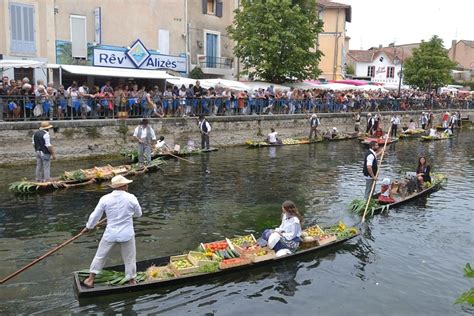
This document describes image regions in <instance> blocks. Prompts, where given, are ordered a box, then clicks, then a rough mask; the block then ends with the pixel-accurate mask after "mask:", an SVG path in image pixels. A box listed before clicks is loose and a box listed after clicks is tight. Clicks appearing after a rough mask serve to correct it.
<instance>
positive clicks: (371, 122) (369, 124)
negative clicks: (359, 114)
mask: <svg viewBox="0 0 474 316" xmlns="http://www.w3.org/2000/svg"><path fill="white" fill-rule="evenodd" d="M374 125H375V118H373V117H372V114H371V113H368V114H367V129H366V131H365V132H366V133H367V134H368V133H369V132H370V134H371V135H372V133H373V132H374Z"/></svg>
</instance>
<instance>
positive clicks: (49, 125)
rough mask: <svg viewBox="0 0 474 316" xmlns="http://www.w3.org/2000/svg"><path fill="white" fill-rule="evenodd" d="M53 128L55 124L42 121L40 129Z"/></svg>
mask: <svg viewBox="0 0 474 316" xmlns="http://www.w3.org/2000/svg"><path fill="white" fill-rule="evenodd" d="M50 128H53V125H51V124H49V122H48V121H43V122H41V126H40V128H39V129H50Z"/></svg>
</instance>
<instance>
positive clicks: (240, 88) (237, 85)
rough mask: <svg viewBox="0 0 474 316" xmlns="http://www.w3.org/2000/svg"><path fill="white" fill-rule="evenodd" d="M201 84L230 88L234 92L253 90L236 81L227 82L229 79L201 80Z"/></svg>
mask: <svg viewBox="0 0 474 316" xmlns="http://www.w3.org/2000/svg"><path fill="white" fill-rule="evenodd" d="M201 83H204V84H213V85H214V86H220V87H223V88H229V89H232V90H238V91H245V90H246V91H250V90H251V89H252V88H251V87H250V86H248V85H247V84H244V83H242V82H240V81H235V80H227V79H220V78H218V79H203V80H201Z"/></svg>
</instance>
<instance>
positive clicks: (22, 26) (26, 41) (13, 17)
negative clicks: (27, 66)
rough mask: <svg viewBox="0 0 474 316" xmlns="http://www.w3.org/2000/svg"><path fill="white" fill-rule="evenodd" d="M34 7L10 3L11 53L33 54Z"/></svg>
mask: <svg viewBox="0 0 474 316" xmlns="http://www.w3.org/2000/svg"><path fill="white" fill-rule="evenodd" d="M34 22H35V21H34V7H33V6H31V5H24V4H17V3H10V30H11V40H12V41H11V51H12V53H23V54H34V53H35V52H36V48H35V24H34Z"/></svg>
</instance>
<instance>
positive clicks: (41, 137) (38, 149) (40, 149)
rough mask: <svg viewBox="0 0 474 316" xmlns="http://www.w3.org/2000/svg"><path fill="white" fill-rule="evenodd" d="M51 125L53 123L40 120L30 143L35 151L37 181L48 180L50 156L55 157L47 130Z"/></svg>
mask: <svg viewBox="0 0 474 316" xmlns="http://www.w3.org/2000/svg"><path fill="white" fill-rule="evenodd" d="M52 127H53V125H51V124H49V122H41V125H40V128H39V130H37V131H36V132H34V134H33V138H32V143H33V146H34V148H35V153H36V181H38V182H46V181H48V180H49V178H50V170H51V157H52V158H53V159H56V153H55V151H54V148H53V145H51V139H50V137H49V133H48V130H49V129H50V128H52Z"/></svg>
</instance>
